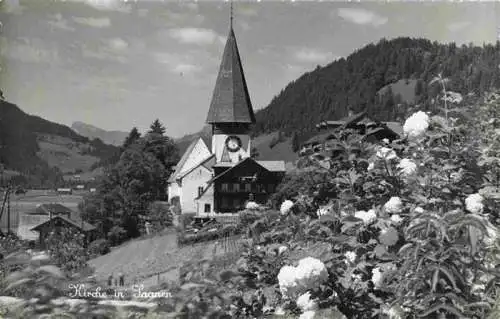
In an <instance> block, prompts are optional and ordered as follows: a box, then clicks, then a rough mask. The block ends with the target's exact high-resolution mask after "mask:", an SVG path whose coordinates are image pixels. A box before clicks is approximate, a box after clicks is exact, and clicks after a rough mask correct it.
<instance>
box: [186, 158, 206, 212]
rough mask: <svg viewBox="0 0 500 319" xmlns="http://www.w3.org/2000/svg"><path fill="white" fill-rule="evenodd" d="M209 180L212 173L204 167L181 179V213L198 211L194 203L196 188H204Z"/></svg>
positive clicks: (196, 194) (196, 193)
mask: <svg viewBox="0 0 500 319" xmlns="http://www.w3.org/2000/svg"><path fill="white" fill-rule="evenodd" d="M211 178H212V172H211V171H210V170H208V169H206V168H205V167H204V166H200V167H197V168H196V169H194V170H193V171H192V172H190V173H189V174H188V175H186V176H185V177H184V178H183V179H182V195H183V196H182V198H181V210H182V212H183V213H195V212H197V211H198V209H197V208H198V207H197V205H196V202H195V198H196V197H198V187H205V185H206V183H207V182H208V181H209V180H210V179H211Z"/></svg>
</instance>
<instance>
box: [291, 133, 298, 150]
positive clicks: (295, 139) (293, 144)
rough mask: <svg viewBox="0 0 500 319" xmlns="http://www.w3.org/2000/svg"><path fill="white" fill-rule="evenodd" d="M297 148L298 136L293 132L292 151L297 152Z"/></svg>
mask: <svg viewBox="0 0 500 319" xmlns="http://www.w3.org/2000/svg"><path fill="white" fill-rule="evenodd" d="M299 148H300V144H299V136H298V135H297V133H296V132H294V133H293V135H292V150H293V151H294V152H298V151H299Z"/></svg>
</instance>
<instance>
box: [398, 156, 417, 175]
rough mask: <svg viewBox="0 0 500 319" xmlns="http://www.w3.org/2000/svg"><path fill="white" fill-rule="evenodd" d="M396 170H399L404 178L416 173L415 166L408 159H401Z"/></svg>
mask: <svg viewBox="0 0 500 319" xmlns="http://www.w3.org/2000/svg"><path fill="white" fill-rule="evenodd" d="M397 168H399V169H400V170H401V173H402V174H403V175H404V176H410V175H413V174H414V173H415V172H416V171H417V164H415V162H413V161H412V160H410V159H408V158H403V159H402V160H401V162H399V164H398V166H397Z"/></svg>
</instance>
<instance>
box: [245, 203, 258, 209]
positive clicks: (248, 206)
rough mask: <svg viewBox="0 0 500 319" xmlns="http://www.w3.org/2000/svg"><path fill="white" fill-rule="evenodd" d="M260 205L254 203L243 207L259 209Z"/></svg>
mask: <svg viewBox="0 0 500 319" xmlns="http://www.w3.org/2000/svg"><path fill="white" fill-rule="evenodd" d="M259 207H260V205H259V204H257V203H256V202H248V203H247V204H246V206H245V208H246V209H259Z"/></svg>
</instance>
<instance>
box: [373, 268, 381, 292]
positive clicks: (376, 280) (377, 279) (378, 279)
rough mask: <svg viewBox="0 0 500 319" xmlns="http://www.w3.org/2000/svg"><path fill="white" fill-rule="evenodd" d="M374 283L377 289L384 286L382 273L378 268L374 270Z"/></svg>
mask: <svg viewBox="0 0 500 319" xmlns="http://www.w3.org/2000/svg"><path fill="white" fill-rule="evenodd" d="M372 282H373V285H374V286H375V287H376V288H378V287H380V285H381V284H382V272H381V271H380V268H378V267H377V268H374V269H373V270H372Z"/></svg>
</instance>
